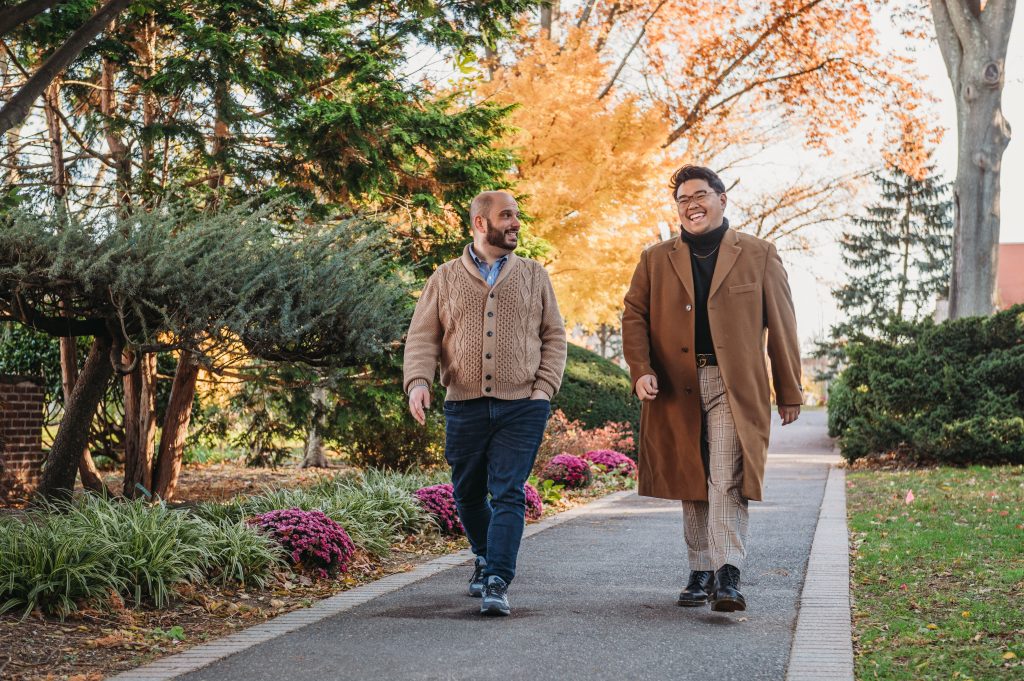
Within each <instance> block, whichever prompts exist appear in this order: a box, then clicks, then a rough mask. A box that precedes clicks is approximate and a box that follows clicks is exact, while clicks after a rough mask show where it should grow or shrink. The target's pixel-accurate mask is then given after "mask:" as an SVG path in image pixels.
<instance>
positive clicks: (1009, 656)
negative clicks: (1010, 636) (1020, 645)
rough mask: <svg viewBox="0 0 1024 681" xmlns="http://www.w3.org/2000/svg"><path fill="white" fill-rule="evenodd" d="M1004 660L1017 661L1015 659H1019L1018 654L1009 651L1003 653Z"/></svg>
mask: <svg viewBox="0 0 1024 681" xmlns="http://www.w3.org/2000/svg"><path fill="white" fill-rule="evenodd" d="M1003 659H1004V660H1015V659H1017V654H1016V653H1014V652H1013V651H1007V652H1005V653H1003Z"/></svg>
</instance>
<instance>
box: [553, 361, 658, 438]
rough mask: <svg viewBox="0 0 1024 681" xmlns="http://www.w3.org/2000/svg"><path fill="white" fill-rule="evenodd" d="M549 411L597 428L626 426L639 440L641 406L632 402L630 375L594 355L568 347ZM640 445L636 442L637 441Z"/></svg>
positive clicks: (635, 401)
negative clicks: (609, 424)
mask: <svg viewBox="0 0 1024 681" xmlns="http://www.w3.org/2000/svg"><path fill="white" fill-rule="evenodd" d="M551 409H552V410H555V409H561V410H562V411H563V412H564V413H565V415H566V416H567V417H568V418H569V420H571V421H581V422H582V423H583V425H584V426H586V427H588V428H600V427H602V426H604V425H605V424H606V423H608V422H609V421H615V422H620V423H628V424H630V425H631V426H632V428H633V437H634V439H637V438H639V431H640V403H639V402H638V401H637V400H636V399H634V398H633V395H632V391H631V385H630V381H629V374H628V373H627V372H626V371H624V370H623V369H622V368H620V367H619V366H618V365H616V364H615V363H614V362H610V361H608V360H607V359H604V358H603V357H601V356H600V355H598V354H597V353H595V352H591V351H590V350H587V349H586V348H581V347H579V346H578V345H573V344H572V343H570V344H569V354H568V358H567V361H566V364H565V375H564V376H563V378H562V387H561V389H560V390H559V392H558V394H557V395H555V399H553V400H552V401H551ZM637 442H639V439H637Z"/></svg>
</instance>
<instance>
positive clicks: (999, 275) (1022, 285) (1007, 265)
mask: <svg viewBox="0 0 1024 681" xmlns="http://www.w3.org/2000/svg"><path fill="white" fill-rule="evenodd" d="M1020 303H1024V244H999V267H998V269H997V270H996V308H997V309H999V310H1005V309H1006V308H1008V307H1011V306H1013V305H1018V304H1020Z"/></svg>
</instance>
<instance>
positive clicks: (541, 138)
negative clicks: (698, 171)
mask: <svg viewBox="0 0 1024 681" xmlns="http://www.w3.org/2000/svg"><path fill="white" fill-rule="evenodd" d="M607 72H608V64H607V63H605V62H603V61H602V60H601V59H600V57H599V55H598V52H597V50H596V49H595V48H594V46H593V45H592V44H591V41H590V40H589V36H588V34H587V33H586V32H582V31H579V32H574V33H573V34H572V35H570V36H569V37H568V39H567V40H566V42H565V44H564V45H562V46H559V45H557V44H555V43H553V42H550V41H548V40H543V39H538V40H535V41H531V42H530V43H529V44H528V45H524V49H523V54H522V57H521V58H520V59H519V60H518V61H517V62H515V64H513V65H512V66H510V67H508V68H502V69H498V70H497V71H495V73H494V74H493V78H492V80H491V81H489V82H486V83H482V84H481V85H480V86H479V89H478V91H479V94H480V96H481V97H485V98H488V99H490V100H492V101H498V102H500V103H503V104H511V103H519V104H520V105H519V107H518V108H516V109H515V110H514V111H513V112H512V114H511V116H510V119H509V123H510V125H511V126H512V128H514V132H513V133H512V135H511V137H510V138H509V139H508V140H506V143H508V144H509V145H510V146H512V147H514V148H515V149H516V151H517V153H518V155H519V158H520V162H519V164H518V165H517V167H516V168H515V170H514V172H513V179H514V180H515V181H516V191H517V192H518V193H519V194H520V195H522V197H523V198H524V201H523V208H524V209H525V211H526V212H527V213H528V214H529V215H530V217H531V218H532V222H531V223H530V225H529V230H530V232H531V233H532V234H534V235H535V236H537V237H540V238H541V239H544V240H545V241H547V242H548V243H550V244H551V245H552V247H553V251H552V252H551V253H550V261H549V263H548V265H549V271H550V273H551V278H552V283H553V285H554V287H555V292H556V294H557V295H558V300H559V307H560V309H561V311H562V314H563V315H565V317H566V318H567V319H568V320H569V321H570V322H572V323H577V324H581V325H583V326H584V327H586V328H594V327H596V326H597V325H599V324H602V323H612V324H617V315H618V312H619V309H620V308H621V306H622V296H623V295H624V294H625V290H626V284H627V283H628V281H629V276H630V274H631V273H632V270H633V267H634V266H635V260H636V254H637V253H638V252H639V250H640V249H641V248H642V247H643V246H644V245H645V244H648V243H652V242H653V241H656V240H657V224H658V220H659V219H662V220H663V219H665V206H666V197H667V195H668V190H667V189H666V187H665V184H666V180H665V178H666V177H667V174H668V172H669V166H670V164H669V162H668V157H667V155H666V154H665V153H664V152H663V151H662V150H661V148H660V147H661V143H662V141H663V140H664V137H665V135H666V134H667V131H668V121H667V119H666V118H665V116H664V114H663V112H662V111H661V110H660V109H658V108H655V107H651V106H650V105H647V104H644V103H643V102H642V101H641V100H640V98H639V97H636V96H631V95H630V96H624V97H621V98H616V99H605V100H599V99H598V98H597V95H598V93H599V91H600V88H601V87H602V86H603V84H604V82H605V80H606V79H607ZM652 189H656V190H657V191H653V192H652ZM668 215H671V213H669V214H668Z"/></svg>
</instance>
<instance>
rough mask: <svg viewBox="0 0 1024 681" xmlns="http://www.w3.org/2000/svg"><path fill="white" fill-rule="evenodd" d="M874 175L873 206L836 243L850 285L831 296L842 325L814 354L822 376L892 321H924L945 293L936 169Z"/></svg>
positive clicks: (943, 203)
mask: <svg viewBox="0 0 1024 681" xmlns="http://www.w3.org/2000/svg"><path fill="white" fill-rule="evenodd" d="M872 177H873V179H874V180H875V182H876V183H877V185H878V189H879V193H880V198H879V201H878V203H875V204H874V205H871V206H869V207H868V208H867V212H866V215H864V216H862V217H857V218H854V219H853V229H851V230H849V231H846V232H844V233H843V236H842V241H841V243H840V248H841V252H842V259H843V264H844V265H845V266H846V267H847V268H848V270H849V271H850V280H849V281H848V282H847V283H846V284H844V285H842V286H840V287H839V288H837V289H833V291H832V295H833V297H835V299H836V301H837V303H838V307H839V309H840V311H842V312H843V313H844V319H843V321H841V322H839V323H838V324H836V325H834V326H833V327H832V328H831V330H830V334H829V335H830V337H829V339H828V340H826V341H823V342H819V343H818V347H817V350H816V351H815V353H814V354H815V356H817V357H829V358H830V359H831V366H830V370H829V372H828V373H827V375H826V376H824V377H825V378H829V377H831V376H832V375H834V373H835V370H836V368H837V367H838V365H839V364H841V363H842V360H843V357H844V348H845V346H846V343H848V342H849V341H850V340H853V339H856V338H858V337H864V336H868V337H873V336H877V335H878V334H880V333H882V332H883V330H884V327H885V324H886V322H888V321H889V320H891V319H905V320H919V319H921V318H923V317H925V316H927V315H928V314H929V313H930V306H931V304H932V303H933V301H934V300H935V298H936V297H937V296H944V295H946V293H947V291H948V289H949V267H950V260H949V258H950V246H951V241H952V236H953V222H952V205H951V203H950V200H949V192H950V186H951V185H950V184H949V183H945V182H942V179H941V177H940V176H939V175H938V174H937V173H936V171H935V166H934V165H931V166H928V167H926V168H925V169H924V172H923V174H922V177H921V178H920V179H917V178H915V177H913V176H911V175H908V174H907V173H906V172H904V171H903V170H900V169H899V168H896V167H893V166H888V167H886V168H885V170H882V171H879V172H876V173H874V174H873V175H872Z"/></svg>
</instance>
